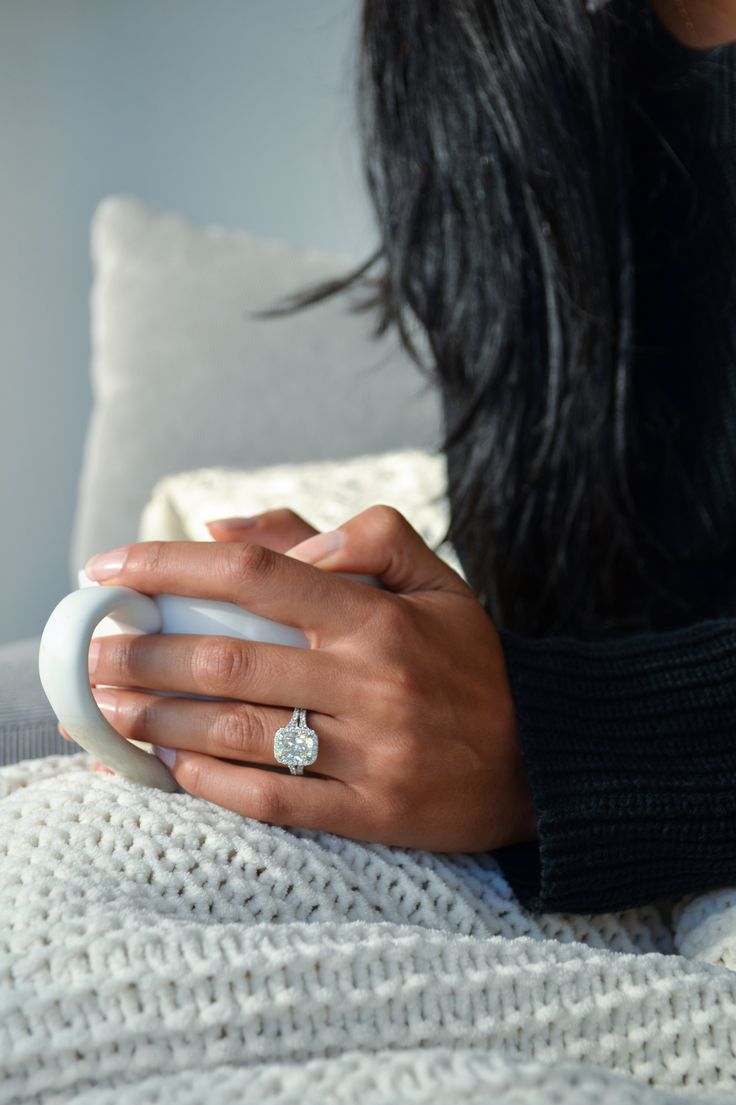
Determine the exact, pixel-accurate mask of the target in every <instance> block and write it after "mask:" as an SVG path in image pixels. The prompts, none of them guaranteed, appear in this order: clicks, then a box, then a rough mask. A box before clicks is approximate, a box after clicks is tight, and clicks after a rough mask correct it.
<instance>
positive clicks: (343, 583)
mask: <svg viewBox="0 0 736 1105" xmlns="http://www.w3.org/2000/svg"><path fill="white" fill-rule="evenodd" d="M85 570H86V572H87V574H88V575H89V576H90V578H92V579H96V580H99V581H100V582H104V583H115V584H117V585H119V586H122V587H132V588H133V589H134V590H136V591H141V592H143V593H144V594H147V595H156V594H170V595H188V596H190V597H193V598H203V599H218V600H221V601H225V602H234V603H237V604H239V605H241V606H243V607H245V609H247V610H250V611H252V613H254V614H261V615H262V616H264V617H266V618H271V619H273V620H274V621H277V622H283V623H285V624H287V625H293V626H297V627H299V628H301V629H304V630H305V631H306V632H307V633H309V632H310V631H312V632H314V633H319V632H324V633H327V634H337V635H339V634H340V633H342V632H344V631H345V630H346V629H352V628H353V627H354V626H355V624H356V623H357V622H358V621H359V620H361V619H362V618H363V616H364V615H365V613H366V611H367V606H368V602H369V601H370V600H369V599H367V597H366V592H367V590H368V589H367V588H366V586H365V585H364V584H362V583H358V582H356V581H354V580H350V579H343V578H342V577H340V576H337V575H333V574H332V573H327V572H320V571H318V570H316V569H315V568H313V567H312V566H311V565H309V564H304V563H301V562H299V561H298V560H294V559H292V558H291V557H288V556H285V555H283V554H282V553H278V552H273V551H272V550H271V549H266V548H264V547H263V546H262V545H248V544H243V543H241V542H233V543H231V542H226V543H215V544H213V543H212V542H211V541H147V542H142V543H139V544H135V545H126V546H124V547H122V548H120V549H111V550H110V551H109V552H107V553H102V554H100V555H99V556H96V557H93V558H92V559H91V560H90V561H89V563H88V564H87V565H86V569H85ZM373 598H374V599H375V596H373Z"/></svg>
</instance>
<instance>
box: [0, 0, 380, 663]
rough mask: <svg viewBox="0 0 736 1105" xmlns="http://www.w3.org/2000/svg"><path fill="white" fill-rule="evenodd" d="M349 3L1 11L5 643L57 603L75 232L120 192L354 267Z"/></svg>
mask: <svg viewBox="0 0 736 1105" xmlns="http://www.w3.org/2000/svg"><path fill="white" fill-rule="evenodd" d="M358 14H359V0H0V141H1V142H2V161H1V162H0V643H2V642H4V641H9V640H13V639H15V638H17V637H21V636H30V635H35V634H37V633H39V632H40V630H41V628H42V626H43V623H44V621H45V619H46V617H47V616H48V614H49V612H50V610H51V608H52V607H53V605H54V604H55V603H56V602H57V601H58V599H60V598H61V597H62V596H63V595H64V594H65V593H66V591H67V590H68V589H69V579H68V574H67V550H68V543H69V536H70V527H71V521H72V515H73V509H74V500H75V495H76V484H77V477H78V473H79V467H80V463H81V458H82V446H83V438H84V431H85V425H86V421H87V417H88V414H89V406H90V391H89V383H88V361H89V342H88V294H89V285H90V269H89V260H88V224H89V219H90V217H91V215H92V212H93V210H94V208H95V206H96V204H97V203H98V201H99V200H100V199H101V197H103V196H105V195H109V194H111V193H114V192H127V193H132V194H134V195H137V196H140V197H141V198H142V199H145V200H147V201H149V202H152V203H154V204H157V205H159V206H162V207H168V208H173V209H175V210H177V211H180V212H181V213H183V214H185V215H187V216H189V217H190V218H192V219H194V220H196V221H198V222H215V223H220V224H222V225H225V226H240V227H243V228H245V229H247V230H250V231H253V232H255V233H258V234H263V235H270V236H277V237H281V238H286V239H288V240H290V241H293V242H295V243H297V244H303V245H317V246H320V247H322V248H326V249H334V250H336V251H339V252H341V253H346V252H347V253H351V254H354V255H355V256H359V255H362V254H363V253H364V252H365V251H366V250H367V249H368V248H370V246H371V244H372V241H373V237H372V233H371V222H370V215H369V210H368V204H367V201H366V199H365V195H364V192H363V188H362V183H361V179H360V171H359V165H358V153H357V148H356V141H355V133H354V125H353V113H352V61H353V51H354V39H355V30H356V26H357V19H358Z"/></svg>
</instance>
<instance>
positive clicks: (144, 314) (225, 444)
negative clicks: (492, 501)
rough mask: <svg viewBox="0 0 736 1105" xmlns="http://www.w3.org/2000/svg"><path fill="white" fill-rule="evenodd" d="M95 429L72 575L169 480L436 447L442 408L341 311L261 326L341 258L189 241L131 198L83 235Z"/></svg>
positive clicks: (234, 240) (340, 306) (167, 217)
mask: <svg viewBox="0 0 736 1105" xmlns="http://www.w3.org/2000/svg"><path fill="white" fill-rule="evenodd" d="M92 257H93V264H94V287H93V291H92V300H91V308H92V373H93V385H94V392H95V408H94V412H93V415H92V419H91V423H90V428H89V434H88V440H87V447H86V459H85V466H84V471H83V474H82V480H81V487H80V498H79V505H78V513H77V518H76V525H75V535H74V541H73V548H72V568H73V569H74V568H76V567H78V566H80V565H81V564H83V563H84V561H85V560H86V559H87V557H88V556H89V555H91V554H92V553H94V552H98V551H101V550H102V549H106V548H109V547H111V546H115V545H118V544H122V543H126V542H128V541H130V540H133V539H134V538H135V530H136V525H137V521H138V518H139V516H140V512H141V509H142V507H143V505H144V503H145V502H146V500H147V498H148V496H149V495H150V492H151V488H152V487H153V485H154V484H155V483H156V481H157V480H158V479H160V478H161V477H162V476H163V475H165V474H167V473H171V472H178V471H182V470H184V469H191V468H198V467H200V466H203V465H207V466H223V465H224V466H237V467H250V466H254V465H260V464H271V463H277V462H286V461H294V460H304V459H326V458H340V457H347V456H350V455H355V454H357V453H362V452H376V451H379V450H383V449H388V448H396V447H401V446H420V447H433V446H435V445H436V444H437V442H438V425H439V414H438V403H437V399H436V397H435V395H434V394H433V393H431V392H430V391H429V390H428V388H427V386H426V384H425V382H424V380H423V378H422V377H421V375H420V373H419V372H418V370H417V369H416V367H415V366H414V365H413V363H412V362H411V361H410V360H409V358H408V357H407V356H406V355H405V354H404V353H403V352H402V351H400V350H399V348H398V344H397V342H396V340H395V339H393V338H384V339H381V340H380V341H376V340H374V339H373V337H372V334H371V332H372V329H373V326H374V323H375V319H374V317H373V316H372V314H371V313H366V312H360V313H359V312H355V311H352V310H350V309H349V304H348V302H347V299H346V297H344V296H339V297H336V298H333V299H331V300H329V301H328V302H326V303H325V304H323V305H321V306H319V307H317V308H314V309H310V310H306V311H303V312H300V313H299V314H296V315H293V316H290V317H288V318H284V319H278V320H262V319H258V318H255V317H254V312H256V311H258V310H260V309H262V308H267V307H270V306H272V305H274V303H276V302H278V301H280V300H281V299H282V297H284V296H286V295H288V294H289V293H291V292H293V291H295V290H297V289H302V288H304V286H305V285H312V284H314V283H317V282H320V281H322V280H324V279H326V278H329V277H334V276H335V275H336V274H339V273H341V272H345V271H347V270H348V269H349V267H350V263H349V261H348V260H347V259H346V258H335V257H329V256H326V255H325V254H323V253H319V252H317V251H314V250H298V249H295V248H293V247H292V246H290V245H287V244H286V243H283V242H269V241H261V240H258V239H256V238H253V237H251V235H249V234H246V233H244V232H242V231H234V230H226V229H223V228H221V227H196V226H193V225H192V224H191V223H189V222H187V221H186V220H185V219H183V218H181V217H180V216H179V215H176V214H173V213H171V212H161V211H156V210H154V209H152V208H150V207H148V206H147V205H145V204H143V203H142V202H140V201H139V200H136V199H133V198H130V197H119V196H118V197H111V198H108V199H106V200H104V201H103V202H102V203H101V204H100V206H99V208H98V209H97V211H96V213H95V216H94V220H93V224H92Z"/></svg>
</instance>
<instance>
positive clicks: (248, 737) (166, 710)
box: [93, 688, 358, 782]
mask: <svg viewBox="0 0 736 1105" xmlns="http://www.w3.org/2000/svg"><path fill="white" fill-rule="evenodd" d="M93 693H94V696H95V699H96V700H97V703H98V705H99V706H100V708H101V709H102V710H103V713H104V714H105V717H106V718H107V720H108V721H109V722H110V724H111V725H112V726H113V727H114V728H115V729H116V730H117V732H118V733H120V734H121V736H124V737H127V738H128V739H130V740H136V741H144V742H145V743H147V744H157V745H163V746H164V747H166V748H175V749H179V748H181V749H184V750H186V751H190V752H201V753H203V754H204V755H207V756H217V757H218V758H220V759H226V760H235V761H239V762H242V763H250V764H267V765H269V766H270V765H274V766H275V765H276V759H275V757H274V752H273V742H274V735H275V733H276V730H277V729H280V728H282V727H283V726H285V725H288V723H289V721H290V719H291V713H292V711H291V710H283V709H279V708H278V707H273V706H261V705H259V704H257V703H251V702H206V701H199V700H198V699H192V698H173V697H172V698H168V697H162V696H159V695H154V694H146V693H145V692H143V691H128V690H126V691H117V690H116V691H113V690H109V689H108V688H105V689H104V690H103V689H102V688H100V689H96V690H95V691H94V692H93ZM307 724H308V725H309V726H310V727H311V728H313V729H314V730H315V732H316V733H317V735H318V738H319V751H318V756H317V760H316V762H315V763H314V765H313V766H312V767H311V768H307V770H308V771H311V772H312V773H315V774H319V775H325V776H328V777H330V778H334V779H342V780H344V781H346V782H347V781H349V780H350V779H351V778H353V777H354V776H355V766H356V764H355V756H356V754H357V753H358V748H357V747H356V748H353V747H352V742H351V741H350V738H349V736H348V734H347V731H346V723H345V722H340V721H338V720H337V719H335V718H332V717H330V716H329V715H327V714H320V713H316V712H312V711H309V715H308V718H307Z"/></svg>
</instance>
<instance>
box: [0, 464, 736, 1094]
mask: <svg viewBox="0 0 736 1105" xmlns="http://www.w3.org/2000/svg"><path fill="white" fill-rule="evenodd" d="M328 475H329V477H330V478H329V479H327V476H328ZM376 477H378V481H377V479H376ZM440 480H441V471H440V468H439V467H438V465H437V463H436V461H435V460H433V459H431V458H426V457H423V456H422V455H412V457H408V455H404V456H403V457H401V458H398V459H397V458H396V457H389V458H383V459H382V460H380V462H379V463H378V467H376V465H375V463H373V462H369V461H363V460H359V461H355V462H350V463H342V464H341V465H340V466H339V471H335V470H334V469H333V470H332V471H331V472H329V471H328V470H327V468H326V467H325V466H303V467H302V468H300V470H299V472H298V473H297V474H295V472H294V470H293V469H291V470H290V469H288V468H278V469H270V470H268V471H267V472H262V473H258V474H256V475H254V474H253V473H250V474H245V475H243V474H240V475H236V474H228V473H222V472H216V471H215V472H213V471H208V472H205V473H194V474H192V475H184V476H178V477H173V478H171V479H169V480H167V481H164V482H163V483H162V485H160V486H159V488H158V489H157V490H156V494H155V495H154V499H153V500H152V506H151V509H150V510H148V511H147V519H144V528H143V536H145V537H199V538H201V537H204V536H205V533H206V531H204V530H203V521H204V520H205V519H206V518H212V517H218V516H222V515H223V514H230V513H248V512H250V511H253V510H259V509H265V508H266V507H269V506H285V505H292V506H294V507H295V508H296V509H298V510H301V511H302V512H304V513H305V515H306V516H308V517H310V518H312V519H313V520H314V521H315V522H316V523H317V524H318V525H320V526H324V525H336V524H339V522H340V521H342V520H343V518H344V517H345V516H346V514H347V513H354V512H355V510H357V509H361V508H362V506H364V505H369V503H370V502H374V501H377V500H378V501H389V502H393V503H394V504H395V505H397V506H399V508H400V509H404V511H405V512H406V513H407V514H409V516H410V518H412V520H413V521H414V522H415V524H416V525H417V527H418V528H419V529H420V530H422V532H424V533H425V535H427V536H429V537H436V536H437V535H438V534H439V533H440V531H441V528H442V526H441V522H442V509H443V508H442V504H441V503H439V502H438V501H437V497H436V493H437V489H438V487H439V486H440ZM376 482H378V484H379V485H380V486H379V487H377V486H376ZM325 487H327V489H328V491H327V493H326V494H325V493H324V491H323V489H324V488H325ZM336 504H337V505H336ZM432 504H434V505H432ZM89 768H90V761H89V758H88V757H87V756H86V755H80V756H78V757H74V758H71V759H70V758H68V757H50V758H48V759H45V760H38V761H27V762H24V763H20V764H17V765H13V766H10V767H5V768H2V769H0V1105H11V1103H12V1105H28V1103H31V1102H33V1103H39V1105H40V1103H43V1105H57V1103H62V1102H72V1101H73V1102H75V1105H108V1103H109V1105H149V1103H150V1105H153V1103H160V1105H201V1103H203V1102H206V1103H207V1105H231V1103H232V1105H235V1103H236V1102H238V1103H240V1102H244V1103H246V1102H247V1103H249V1102H253V1103H258V1105H343V1103H344V1105H348V1103H350V1105H480V1103H481V1102H482V1103H484V1105H491V1103H493V1105H639V1103H641V1105H657V1103H662V1102H669V1103H672V1102H688V1103H689V1102H695V1101H697V1102H701V1103H711V1102H717V1101H718V1102H725V1101H728V1102H733V1101H734V1100H736V973H734V972H736V891H731V890H724V891H716V892H712V893H709V894H703V895H699V896H691V897H690V898H685V899H683V900H681V901H680V902H673V903H659V904H658V905H657V906H649V907H646V908H641V909H633V910H628V911H626V912H622V913H608V914H599V915H596V916H574V915H567V914H546V915H542V916H533V915H530V914H528V913H526V912H525V911H524V910H523V909H522V908H521V907H520V906H519V903H518V902H517V901H516V899H515V898H514V896H513V894H512V892H511V890H510V888H509V886H508V884H507V883H506V882H505V880H504V878H503V877H502V875H501V873H500V870H499V869H498V867H497V865H496V863H495V861H494V860H493V858H492V857H491V856H488V855H477V856H468V855H452V856H442V855H432V854H429V853H425V852H417V851H404V850H401V849H397V848H388V847H381V846H378V845H364V844H359V843H355V842H351V841H347V840H343V839H341V838H339V837H335V836H330V835H328V834H323V833H314V832H306V831H293V830H285V829H281V828H278V827H272V826H267V825H262V824H259V823H257V822H253V821H248V820H245V819H243V818H242V817H239V816H238V815H236V814H234V813H231V812H229V811H225V810H222V809H219V808H218V807H215V806H212V805H210V804H208V803H206V802H204V801H202V800H201V799H198V798H193V797H191V796H189V795H186V794H176V795H170V794H163V793H162V792H159V791H154V790H149V789H147V788H143V787H137V786H135V785H133V784H131V783H127V782H125V781H122V780H120V779H118V778H114V777H109V776H103V775H99V774H95V773H92V772H91V771H90V770H89ZM295 785H306V784H305V783H304V781H300V780H298V779H296V780H295Z"/></svg>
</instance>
